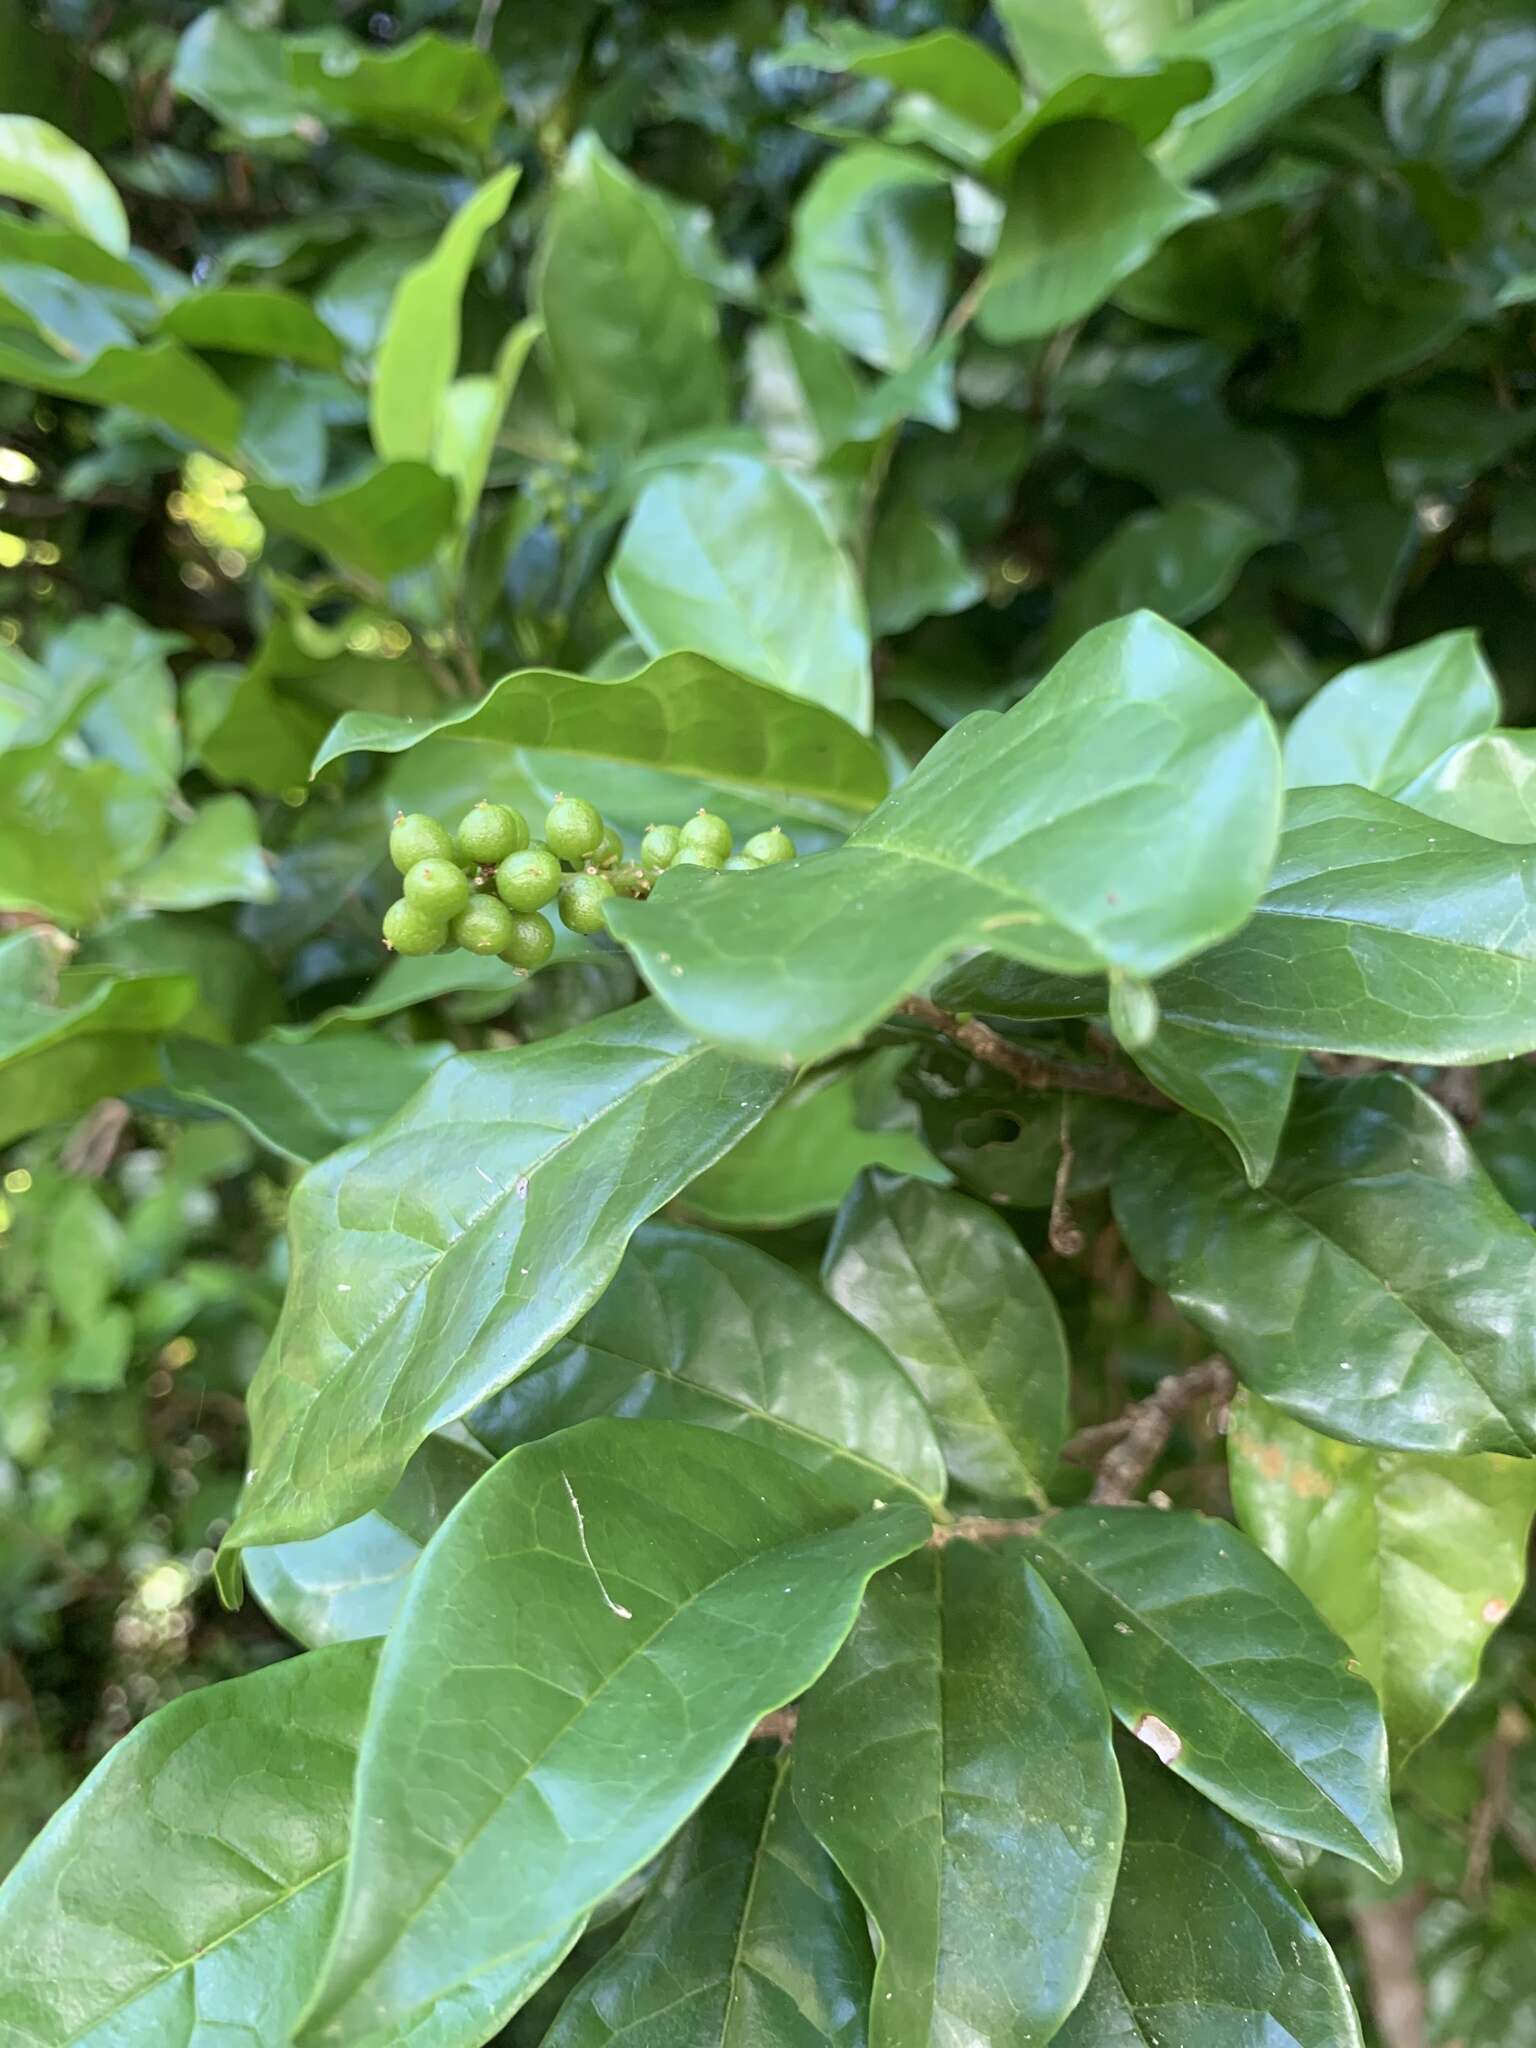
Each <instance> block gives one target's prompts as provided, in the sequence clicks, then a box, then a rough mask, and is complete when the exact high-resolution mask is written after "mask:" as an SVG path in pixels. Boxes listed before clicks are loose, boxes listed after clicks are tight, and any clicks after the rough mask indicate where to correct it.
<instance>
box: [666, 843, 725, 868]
mask: <svg viewBox="0 0 1536 2048" xmlns="http://www.w3.org/2000/svg"><path fill="white" fill-rule="evenodd" d="M672 865H673V867H675V868H723V867H724V866H725V855H724V854H723V853H716V851H715V849H714V848H713V847H712V846H688V845H683V846H680V847H679V848H678V849H677V859H676V860H675V861H673V863H672Z"/></svg>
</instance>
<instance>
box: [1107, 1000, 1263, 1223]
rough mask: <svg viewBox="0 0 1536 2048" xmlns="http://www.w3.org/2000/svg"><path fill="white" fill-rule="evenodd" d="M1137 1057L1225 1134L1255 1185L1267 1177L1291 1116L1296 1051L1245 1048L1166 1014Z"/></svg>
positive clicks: (1161, 1083) (1166, 1090)
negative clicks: (1154, 1034) (1281, 1136)
mask: <svg viewBox="0 0 1536 2048" xmlns="http://www.w3.org/2000/svg"><path fill="white" fill-rule="evenodd" d="M1135 1059H1136V1064H1137V1066H1138V1067H1140V1068H1141V1071H1142V1072H1143V1073H1144V1074H1145V1075H1146V1077H1147V1079H1148V1080H1149V1081H1153V1082H1155V1083H1156V1084H1157V1086H1158V1087H1159V1088H1161V1089H1162V1091H1163V1093H1164V1094H1165V1095H1171V1096H1172V1097H1173V1099H1174V1101H1175V1102H1177V1103H1181V1104H1182V1105H1183V1107H1184V1108H1185V1109H1188V1110H1192V1111H1193V1112H1194V1114H1195V1115H1196V1116H1198V1117H1203V1118H1204V1119H1205V1121H1206V1122H1207V1123H1212V1124H1214V1125H1215V1126H1216V1128H1217V1130H1219V1131H1224V1132H1225V1133H1226V1135H1227V1136H1228V1137H1229V1138H1230V1139H1231V1140H1232V1143H1233V1144H1234V1145H1235V1146H1236V1147H1237V1155H1238V1157H1239V1159H1241V1161H1242V1163H1243V1171H1244V1173H1246V1174H1247V1176H1248V1179H1249V1182H1250V1183H1251V1185H1252V1186H1254V1187H1258V1186H1260V1185H1261V1184H1262V1183H1263V1182H1264V1181H1265V1180H1267V1179H1268V1178H1269V1170H1270V1168H1271V1167H1272V1166H1273V1165H1274V1163H1275V1152H1276V1149H1277V1147H1278V1146H1279V1143H1280V1134H1281V1132H1282V1131H1283V1130H1284V1129H1285V1120H1286V1117H1287V1116H1288V1115H1289V1113H1290V1107H1291V1091H1292V1089H1293V1088H1294V1087H1295V1085H1296V1071H1297V1068H1298V1067H1299V1066H1300V1065H1301V1054H1300V1053H1299V1052H1294V1051H1291V1050H1289V1049H1288V1048H1286V1047H1284V1046H1269V1045H1244V1044H1243V1043H1242V1042H1241V1040H1239V1039H1235V1038H1223V1037H1221V1036H1220V1034H1219V1033H1217V1032H1214V1031H1202V1030H1201V1029H1200V1028H1199V1026H1198V1025H1193V1024H1181V1023H1178V1022H1177V1021H1176V1020H1175V1019H1173V1018H1171V1017H1163V1018H1162V1019H1161V1020H1160V1021H1159V1024H1158V1029H1157V1034H1156V1036H1155V1037H1153V1038H1151V1039H1149V1040H1148V1042H1147V1043H1146V1044H1145V1045H1143V1046H1138V1047H1137V1048H1136V1053H1135Z"/></svg>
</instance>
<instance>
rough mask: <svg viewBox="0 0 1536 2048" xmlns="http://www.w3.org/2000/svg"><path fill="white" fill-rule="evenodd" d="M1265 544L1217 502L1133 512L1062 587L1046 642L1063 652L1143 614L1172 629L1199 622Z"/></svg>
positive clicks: (1237, 509)
mask: <svg viewBox="0 0 1536 2048" xmlns="http://www.w3.org/2000/svg"><path fill="white" fill-rule="evenodd" d="M1269 538H1270V534H1269V530H1268V528H1267V527H1266V526H1265V524H1264V522H1263V521H1262V520H1259V519H1255V518H1254V516H1253V514H1252V513H1251V512H1248V511H1245V510H1244V509H1243V507H1242V506H1240V505H1227V504H1223V503H1221V502H1220V500H1218V499H1216V498H1185V497H1180V498H1175V499H1174V500H1173V502H1172V503H1171V504H1168V505H1159V506H1155V507H1153V508H1152V509H1151V510H1150V511H1146V512H1133V513H1132V514H1131V516H1130V518H1129V519H1127V520H1125V521H1124V522H1123V523H1122V524H1121V525H1120V526H1119V527H1117V528H1116V530H1115V531H1114V533H1112V534H1111V535H1110V537H1109V539H1108V540H1107V541H1105V542H1104V544H1103V546H1102V547H1099V548H1096V549H1095V550H1094V552H1093V553H1092V554H1091V555H1090V556H1089V557H1088V559H1087V561H1086V562H1084V564H1083V566H1082V567H1081V569H1079V570H1078V572H1077V574H1076V575H1075V576H1074V577H1073V578H1072V580H1071V581H1070V583H1068V585H1067V587H1066V589H1065V590H1064V591H1063V593H1062V596H1061V600H1060V603H1059V605H1058V606H1057V610H1056V616H1055V618H1054V619H1053V620H1052V622H1051V643H1052V645H1053V646H1054V647H1056V648H1058V649H1060V650H1061V651H1062V652H1065V651H1066V650H1067V649H1068V648H1070V647H1072V646H1073V645H1074V644H1075V643H1076V642H1077V641H1078V640H1079V639H1081V638H1082V636H1083V634H1084V633H1087V632H1090V631H1091V630H1092V629H1093V627H1095V626H1100V625H1102V624H1103V623H1104V622H1105V620H1107V619H1113V618H1117V617H1119V615H1120V614H1121V613H1122V612H1130V611H1137V610H1140V609H1142V608H1143V607H1145V608H1146V609H1147V610H1148V611H1154V612H1157V613H1159V614H1160V615H1161V616H1162V617H1163V618H1165V619H1171V620H1172V621H1173V623H1174V624H1175V625H1187V624H1188V623H1190V622H1191V621H1192V620H1195V619H1200V618H1204V617H1205V615H1206V613H1207V612H1209V611H1212V610H1214V609H1215V607H1216V606H1217V605H1218V604H1220V602H1221V600H1222V599H1223V598H1224V597H1225V596H1226V595H1227V594H1228V592H1229V591H1230V590H1231V588H1232V586H1233V584H1234V583H1235V582H1236V581H1237V578H1238V575H1239V573H1240V571H1241V570H1242V567H1243V564H1244V563H1245V562H1246V561H1247V560H1248V559H1249V557H1250V556H1251V555H1253V554H1254V553H1255V552H1256V551H1257V550H1258V549H1259V548H1261V547H1263V545H1264V543H1265V542H1266V540H1268V539H1269Z"/></svg>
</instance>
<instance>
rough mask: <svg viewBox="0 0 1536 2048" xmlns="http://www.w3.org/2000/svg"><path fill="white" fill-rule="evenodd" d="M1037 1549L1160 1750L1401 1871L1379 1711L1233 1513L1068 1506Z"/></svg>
mask: <svg viewBox="0 0 1536 2048" xmlns="http://www.w3.org/2000/svg"><path fill="white" fill-rule="evenodd" d="M1026 1548H1027V1550H1028V1553H1029V1555H1030V1557H1031V1558H1032V1559H1033V1560H1034V1563H1035V1565H1036V1566H1037V1568H1038V1569H1039V1570H1040V1572H1041V1573H1042V1574H1043V1575H1044V1577H1045V1581H1046V1583H1047V1585H1049V1586H1050V1588H1051V1590H1052V1592H1053V1593H1054V1594H1055V1595H1056V1597H1057V1599H1058V1600H1060V1602H1061V1604H1062V1606H1063V1607H1065V1609H1066V1610H1067V1612H1068V1614H1070V1615H1071V1617H1072V1619H1073V1621H1074V1622H1075V1624H1076V1625H1077V1628H1078V1630H1079V1632H1080V1633H1081V1635H1082V1638H1083V1641H1084V1643H1085V1644H1086V1645H1087V1647H1088V1652H1089V1655H1090V1656H1091V1657H1092V1658H1093V1662H1094V1667H1095V1669H1096V1670H1097V1672H1098V1674H1099V1677H1100V1678H1101V1679H1102V1680H1103V1683H1104V1690H1105V1691H1106V1692H1107V1693H1108V1695H1109V1703H1110V1705H1111V1706H1112V1707H1113V1708H1114V1710H1115V1715H1116V1717H1117V1719H1119V1720H1120V1721H1121V1722H1123V1723H1124V1725H1125V1726H1126V1727H1127V1728H1129V1729H1130V1731H1131V1733H1132V1734H1133V1735H1134V1736H1136V1738H1137V1739H1138V1741H1141V1742H1144V1743H1145V1744H1146V1746H1147V1747H1148V1748H1149V1749H1150V1750H1151V1751H1152V1752H1153V1754H1154V1755H1155V1756H1156V1757H1157V1758H1158V1760H1159V1761H1160V1762H1162V1763H1165V1764H1167V1765H1168V1767H1169V1768H1170V1770H1173V1771H1176V1772H1177V1773H1178V1774H1179V1776H1180V1777H1181V1778H1187V1779H1188V1780H1189V1782H1190V1784H1192V1785H1195V1786H1198V1788H1199V1789H1200V1790H1201V1791H1202V1792H1203V1793H1204V1794H1205V1795H1206V1797H1207V1798H1208V1799H1214V1800H1215V1801H1216V1803H1217V1805H1218V1806H1220V1807H1223V1808H1224V1809H1225V1810H1226V1811H1227V1812H1228V1813H1230V1814H1231V1815H1232V1816H1233V1817H1234V1819H1237V1820H1241V1821H1246V1822H1247V1823H1248V1825H1249V1826H1250V1827H1256V1828H1264V1829H1268V1830H1270V1831H1271V1832H1272V1833H1275V1834H1280V1835H1289V1836H1291V1837H1292V1838H1293V1839H1294V1840H1296V1841H1299V1842H1315V1843H1317V1844H1318V1846H1319V1847H1320V1848H1324V1849H1332V1850H1334V1851H1335V1852H1336V1853H1337V1854H1339V1855H1340V1856H1347V1857H1348V1858H1349V1859H1350V1861H1351V1862H1354V1863H1359V1864H1362V1865H1363V1866H1364V1867H1365V1868H1366V1869H1367V1870H1370V1871H1373V1872H1374V1873H1375V1874H1376V1875H1377V1876H1378V1877H1383V1878H1388V1879H1390V1878H1392V1877H1395V1876H1396V1875H1397V1873H1398V1871H1399V1870H1400V1869H1401V1867H1402V1856H1401V1852H1400V1851H1399V1849H1398V1845H1397V1828H1396V1824H1395V1822H1394V1821H1393V1818H1392V1802H1391V1798H1390V1796H1389V1793H1388V1788H1387V1736H1386V1730H1385V1728H1384V1727H1383V1726H1382V1720H1381V1710H1380V1708H1379V1707H1378V1706H1377V1704H1376V1699H1375V1696H1374V1694H1373V1693H1372V1691H1371V1688H1370V1687H1369V1686H1368V1685H1367V1684H1366V1682H1365V1680H1364V1679H1363V1678H1362V1677H1360V1676H1359V1675H1358V1673H1357V1672H1356V1670H1355V1669H1354V1668H1353V1667H1352V1665H1351V1662H1350V1657H1349V1652H1348V1650H1347V1648H1346V1647H1345V1645H1344V1644H1343V1643H1342V1642H1340V1640H1339V1638H1338V1637H1337V1636H1336V1635H1334V1633H1333V1632H1332V1630H1331V1629H1329V1628H1328V1627H1327V1626H1326V1624H1325V1623H1324V1622H1323V1621H1322V1620H1321V1619H1320V1618H1319V1616H1318V1615H1317V1613H1316V1612H1315V1610H1314V1609H1313V1607H1312V1606H1311V1604H1310V1602H1309V1601H1308V1600H1307V1599H1306V1598H1305V1597H1304V1596H1303V1595H1302V1594H1301V1593H1299V1592H1298V1591H1297V1590H1296V1588H1295V1587H1294V1586H1293V1585H1292V1584H1291V1582H1290V1580H1289V1579H1288V1578H1287V1577H1286V1576H1285V1574H1284V1572H1282V1571H1281V1570H1279V1568H1278V1567H1277V1566H1275V1565H1273V1564H1271V1563H1270V1561H1269V1559H1268V1558H1267V1557H1265V1555H1264V1554H1263V1552H1262V1551H1260V1550H1256V1549H1255V1548H1254V1547H1253V1545H1252V1544H1251V1543H1249V1542H1248V1541H1247V1539H1246V1538H1245V1537H1243V1536H1241V1535H1239V1534H1238V1532H1237V1531H1236V1530H1235V1529H1233V1528H1232V1527H1231V1526H1230V1524H1228V1523H1226V1522H1217V1521H1211V1520H1208V1519H1207V1518H1206V1517H1205V1516H1204V1515H1188V1514H1177V1513H1171V1514H1158V1513H1156V1512H1155V1511H1152V1510H1146V1509H1137V1508H1068V1509H1066V1510H1065V1511H1064V1512H1063V1513H1061V1514H1057V1515H1052V1516H1050V1517H1049V1518H1048V1519H1047V1520H1046V1522H1045V1523H1044V1524H1043V1525H1042V1527H1041V1528H1040V1530H1039V1532H1038V1533H1037V1534H1036V1535H1035V1536H1033V1537H1031V1538H1029V1540H1028V1542H1027V1545H1026ZM1259 1644H1262V1646H1263V1651H1262V1654H1261V1655H1255V1654H1254V1649H1255V1646H1256V1645H1259Z"/></svg>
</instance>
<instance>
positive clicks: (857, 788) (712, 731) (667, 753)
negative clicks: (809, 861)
mask: <svg viewBox="0 0 1536 2048" xmlns="http://www.w3.org/2000/svg"><path fill="white" fill-rule="evenodd" d="M436 733H452V734H453V736H454V737H455V739H458V740H467V741H474V742H475V743H476V745H477V746H478V747H482V748H483V750H484V757H485V762H486V773H487V777H488V778H489V779H494V778H495V776H496V772H497V762H498V759H503V760H504V759H505V754H504V752H503V750H506V749H511V748H513V747H530V748H539V749H547V750H548V751H549V752H551V753H557V754H567V755H572V756H575V757H585V758H588V759H592V760H598V761H611V762H634V763H636V764H637V765H643V766H646V767H650V768H665V769H669V770H670V771H672V772H673V773H674V774H677V775H687V776H692V777H695V778H697V779H698V780H700V781H704V782H709V783H712V784H714V785H715V786H716V787H717V788H719V789H722V790H729V791H731V792H733V793H734V794H737V795H739V796H742V797H747V798H751V799H753V800H754V801H758V802H762V803H765V804H768V805H773V804H776V803H780V802H783V803H784V804H786V805H789V804H793V806H794V807H795V808H796V810H797V811H799V812H800V813H801V814H802V815H805V814H806V812H807V807H808V806H809V807H810V810H811V814H816V813H819V814H820V815H822V816H823V817H824V818H825V820H826V822H827V823H829V824H833V825H839V826H847V825H850V824H853V823H855V822H856V821H857V820H858V819H859V818H860V817H862V816H864V815H865V814H867V813H868V812H869V811H870V810H872V809H873V808H874V806H875V805H876V804H877V803H878V802H879V800H880V798H881V797H882V796H883V795H884V794H885V789H886V772H885V764H884V761H883V759H882V757H881V754H880V751H879V749H878V748H877V747H876V746H875V745H874V744H873V742H872V741H870V740H867V739H864V738H862V737H861V736H860V735H859V734H858V733H856V732H854V731H853V730H852V729H851V728H850V727H849V726H848V725H846V724H845V723H844V721H843V720H842V719H841V718H838V717H835V716H834V715H833V714H832V713H831V712H830V711H824V710H822V709H821V707H820V706H819V705H815V704H807V703H805V702H803V701H802V700H801V699H799V698H796V697H792V696H789V695H786V694H785V693H784V692H782V691H780V690H775V689H771V688H768V687H765V686H764V685H763V684H761V683H756V682H752V681H751V680H750V679H749V678H747V677H745V676H742V675H738V674H736V673H734V672H733V671H732V670H731V669H729V668H724V667H721V666H720V665H719V664H718V663H717V662H714V661H711V660H709V659H708V658H707V657H705V656H703V655H699V654H664V655H662V656H661V657H660V658H659V659H658V660H656V661H653V662H651V663H650V664H649V665H648V666H647V667H645V668H643V669H641V670H639V671H638V672H637V673H636V674H634V675H631V676H620V677H616V678H613V679H612V680H599V679H597V678H595V677H588V676H576V675H567V674H565V673H563V672H561V671H560V670H557V669H523V670H520V671H519V672H518V673H517V674H515V675H510V676H503V678H502V679H501V681H500V682H499V683H494V684H492V686H491V688H490V689H489V690H488V691H487V692H486V694H485V695H484V696H483V697H481V698H478V699H476V700H475V701H474V702H473V703H469V704H462V705H459V706H457V707H456V708H455V709H454V710H452V711H448V712H445V713H444V714H443V716H442V717H441V718H437V719H431V720H422V719H410V718H390V717H387V716H385V715H384V714H383V713H381V712H372V711H349V712H346V713H344V715H343V716H342V717H341V718H340V719H338V720H337V722H336V724H335V725H334V726H333V727H332V729H331V731H330V732H329V733H328V734H327V736H326V739H325V742H324V744H323V745H322V747H321V748H320V751H319V753H318V754H317V755H316V756H315V759H314V764H313V769H312V772H313V773H314V774H318V773H319V772H320V770H321V769H322V768H323V767H325V766H326V764H327V763H328V762H330V761H335V760H338V759H339V758H340V757H341V756H343V755H345V754H351V753H376V754H399V753H404V752H405V751H406V750H407V749H409V748H411V747H414V746H416V745H418V744H419V743H420V742H421V741H422V740H424V739H430V738H431V737H432V736H433V735H434V734H436Z"/></svg>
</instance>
